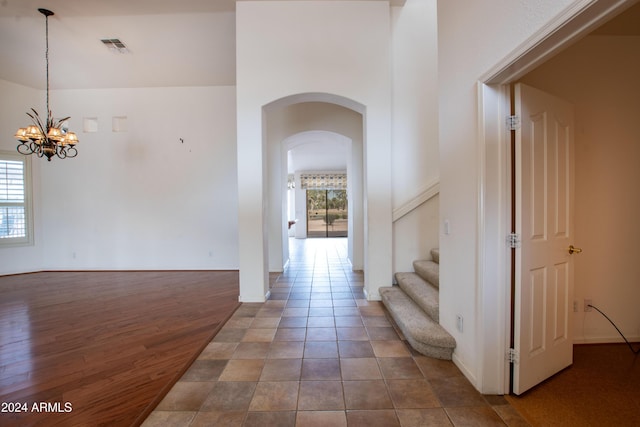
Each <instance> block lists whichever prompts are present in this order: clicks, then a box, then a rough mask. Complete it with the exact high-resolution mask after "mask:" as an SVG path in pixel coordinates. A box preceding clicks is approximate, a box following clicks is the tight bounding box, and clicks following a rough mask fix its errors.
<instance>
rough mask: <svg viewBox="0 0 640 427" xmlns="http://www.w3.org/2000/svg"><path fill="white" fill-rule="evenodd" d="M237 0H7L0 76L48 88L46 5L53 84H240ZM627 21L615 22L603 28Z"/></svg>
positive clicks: (629, 24)
mask: <svg viewBox="0 0 640 427" xmlns="http://www.w3.org/2000/svg"><path fill="white" fill-rule="evenodd" d="M235 1H236V0H0V64H2V66H1V67H0V79H2V80H7V81H10V82H14V83H18V84H21V85H25V86H29V87H33V88H37V89H44V87H45V84H46V78H45V60H44V51H45V18H44V16H43V15H41V14H40V13H39V12H38V10H37V9H38V8H41V7H42V8H46V9H49V10H52V11H53V12H54V13H55V15H54V16H51V17H50V18H49V58H50V78H49V80H50V85H51V89H54V90H55V89H87V88H114V87H121V88H129V87H155V86H212V85H234V84H235V74H236V72H235ZM291 1H303V0H291ZM335 1H344V0H335ZM404 1H405V0H392V1H391V4H392V5H402V4H404ZM638 9H639V7H632V8H631V9H630V10H629V12H630V13H634V14H635V15H632V16H631V18H629V17H628V15H626V16H627V18H620V19H618V20H617V22H620V23H621V25H624V28H626V30H625V31H626V34H629V31H632V32H634V34H635V35H637V32H638V29H640V24H638V20H639V19H640V18H639V16H640V15H639V14H638ZM619 28H620V26H618V25H613V24H612V25H608V26H606V27H603V29H602V32H601V34H602V33H605V34H615V33H616V31H618V29H619ZM634 30H635V31H634ZM105 38H118V39H120V40H122V41H123V42H124V43H125V44H126V45H127V46H128V48H129V50H130V53H128V54H115V53H112V52H110V51H109V50H108V49H107V48H106V47H105V46H104V45H103V44H102V43H101V41H100V40H101V39H105Z"/></svg>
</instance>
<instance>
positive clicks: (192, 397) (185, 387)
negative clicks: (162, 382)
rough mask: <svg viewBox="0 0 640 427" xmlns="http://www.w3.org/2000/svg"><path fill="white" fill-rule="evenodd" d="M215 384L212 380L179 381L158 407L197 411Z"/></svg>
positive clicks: (171, 409)
mask: <svg viewBox="0 0 640 427" xmlns="http://www.w3.org/2000/svg"><path fill="white" fill-rule="evenodd" d="M213 385H214V383H212V382H200V381H198V382H192V381H178V382H177V383H175V384H174V386H173V387H172V388H171V390H169V393H167V395H166V396H165V397H164V399H162V401H161V402H160V403H159V404H158V406H157V408H156V409H158V410H159V411H197V410H198V409H200V406H202V402H204V400H205V399H206V398H207V395H208V394H209V392H210V391H211V389H212V388H213Z"/></svg>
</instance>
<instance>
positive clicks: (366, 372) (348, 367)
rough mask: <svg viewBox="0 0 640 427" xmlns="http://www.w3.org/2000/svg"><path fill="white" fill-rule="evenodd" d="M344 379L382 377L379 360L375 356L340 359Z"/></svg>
mask: <svg viewBox="0 0 640 427" xmlns="http://www.w3.org/2000/svg"><path fill="white" fill-rule="evenodd" d="M340 369H341V372H342V379H343V380H377V379H382V374H381V373H380V369H379V368H378V360H377V359H376V358H373V357H369V358H362V359H358V358H354V359H340Z"/></svg>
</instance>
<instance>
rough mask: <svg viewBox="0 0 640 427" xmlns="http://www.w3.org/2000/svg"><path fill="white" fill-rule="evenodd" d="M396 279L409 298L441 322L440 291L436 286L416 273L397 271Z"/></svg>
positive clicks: (436, 320)
mask: <svg viewBox="0 0 640 427" xmlns="http://www.w3.org/2000/svg"><path fill="white" fill-rule="evenodd" d="M396 281H397V282H398V286H400V289H402V290H403V291H404V293H405V294H407V296H409V298H411V299H412V300H413V301H414V302H415V303H416V304H417V305H418V306H420V308H422V309H423V310H424V311H425V312H426V313H427V314H428V315H429V317H431V318H432V319H433V320H434V321H435V322H436V323H440V292H438V289H437V288H436V287H435V286H432V285H431V284H430V283H429V282H427V281H425V280H424V279H422V278H421V277H420V276H418V275H417V274H416V273H396Z"/></svg>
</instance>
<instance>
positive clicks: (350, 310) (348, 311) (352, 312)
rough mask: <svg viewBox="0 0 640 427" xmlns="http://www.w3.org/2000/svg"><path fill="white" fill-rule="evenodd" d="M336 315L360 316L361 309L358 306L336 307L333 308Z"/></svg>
mask: <svg viewBox="0 0 640 427" xmlns="http://www.w3.org/2000/svg"><path fill="white" fill-rule="evenodd" d="M333 312H334V315H335V316H336V317H344V316H360V311H359V310H358V308H357V307H340V306H338V307H334V308H333Z"/></svg>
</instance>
